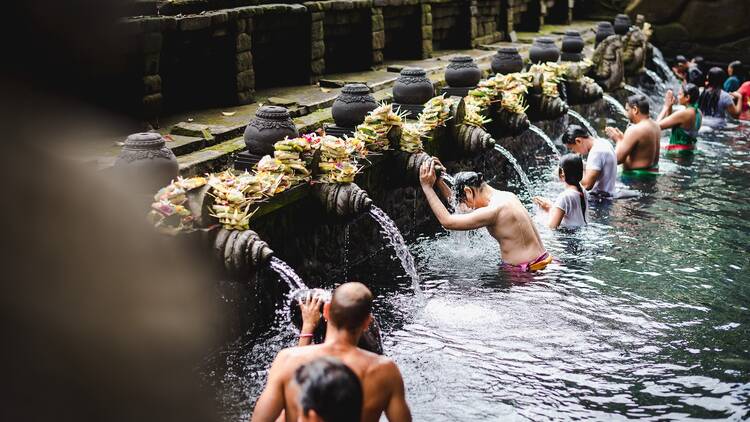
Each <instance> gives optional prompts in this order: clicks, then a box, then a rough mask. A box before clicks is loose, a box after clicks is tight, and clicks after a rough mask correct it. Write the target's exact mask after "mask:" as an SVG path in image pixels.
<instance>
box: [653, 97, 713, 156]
mask: <svg viewBox="0 0 750 422" xmlns="http://www.w3.org/2000/svg"><path fill="white" fill-rule="evenodd" d="M698 98H700V90H699V89H698V87H697V86H695V85H693V84H687V85H685V86H684V87H683V88H681V89H680V93H679V94H678V95H677V103H678V104H680V105H681V106H684V107H685V108H684V109H682V110H680V111H677V112H672V106H673V105H674V103H675V98H674V94H673V93H672V90H671V89H670V90H669V91H667V95H666V96H665V98H664V107H663V108H662V109H661V113H659V117H657V118H656V121H657V123H659V127H660V128H661V129H662V130H664V129H670V128H671V129H672V134H671V135H670V136H669V145H667V147H666V148H667V151H673V152H676V153H685V154H690V153H692V152H693V151H694V150H695V144H696V143H697V142H698V131H699V130H700V128H701V120H702V115H701V111H700V109H699V108H698Z"/></svg>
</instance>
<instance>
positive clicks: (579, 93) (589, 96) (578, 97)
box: [565, 61, 604, 105]
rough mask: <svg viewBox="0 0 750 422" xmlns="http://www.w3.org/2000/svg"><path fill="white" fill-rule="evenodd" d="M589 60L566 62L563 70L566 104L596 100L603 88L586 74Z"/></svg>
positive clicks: (601, 93)
mask: <svg viewBox="0 0 750 422" xmlns="http://www.w3.org/2000/svg"><path fill="white" fill-rule="evenodd" d="M590 66H591V62H588V61H584V62H577V63H570V64H568V68H567V70H566V71H565V91H566V92H567V94H568V98H567V102H568V104H571V105H575V104H589V103H593V102H594V101H596V100H598V99H599V98H601V97H602V95H603V94H604V90H602V87H600V86H599V85H598V84H597V83H596V82H595V81H594V80H593V79H591V78H589V77H587V76H586V71H587V70H588V69H589V67H590Z"/></svg>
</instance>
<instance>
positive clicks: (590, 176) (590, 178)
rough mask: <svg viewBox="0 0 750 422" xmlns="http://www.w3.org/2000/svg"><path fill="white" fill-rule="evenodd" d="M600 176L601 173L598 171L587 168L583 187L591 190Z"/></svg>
mask: <svg viewBox="0 0 750 422" xmlns="http://www.w3.org/2000/svg"><path fill="white" fill-rule="evenodd" d="M600 174H601V171H600V170H598V169H597V170H594V169H592V168H586V171H585V172H584V174H583V179H581V186H583V188H584V189H586V190H591V188H593V187H594V184H595V183H596V181H597V180H599V175H600Z"/></svg>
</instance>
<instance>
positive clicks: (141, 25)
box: [124, 17, 175, 127]
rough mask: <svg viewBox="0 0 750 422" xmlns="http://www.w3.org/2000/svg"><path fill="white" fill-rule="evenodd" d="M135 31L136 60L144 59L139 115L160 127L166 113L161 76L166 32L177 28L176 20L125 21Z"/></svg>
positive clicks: (151, 18)
mask: <svg viewBox="0 0 750 422" xmlns="http://www.w3.org/2000/svg"><path fill="white" fill-rule="evenodd" d="M124 24H125V25H127V27H128V28H127V29H126V30H128V31H132V32H133V34H134V37H135V38H136V40H137V42H136V45H135V52H134V54H135V57H139V58H140V60H142V63H143V64H142V66H141V71H140V74H139V75H134V76H135V77H140V78H141V83H140V86H141V88H142V89H141V91H140V92H139V93H138V94H137V98H134V100H136V101H138V102H139V103H140V105H138V106H137V107H140V110H139V114H140V115H141V117H142V118H143V119H144V120H145V121H147V122H148V123H149V124H150V125H151V126H153V127H158V126H159V124H158V121H159V115H160V114H161V112H162V103H163V97H162V79H161V74H160V64H161V52H162V45H163V43H164V32H166V31H169V30H170V29H174V26H175V19H174V18H171V17H164V18H161V17H148V18H143V19H138V20H128V21H125V22H124Z"/></svg>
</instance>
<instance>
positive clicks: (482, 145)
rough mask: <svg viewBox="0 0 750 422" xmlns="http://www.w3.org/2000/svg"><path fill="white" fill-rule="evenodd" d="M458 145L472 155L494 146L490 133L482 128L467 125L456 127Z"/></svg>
mask: <svg viewBox="0 0 750 422" xmlns="http://www.w3.org/2000/svg"><path fill="white" fill-rule="evenodd" d="M457 141H458V145H459V146H460V147H461V149H462V150H463V151H464V152H465V153H468V154H471V155H474V154H477V153H479V152H482V151H486V150H488V149H490V148H492V147H494V146H495V140H494V139H492V135H490V134H489V133H487V131H485V130H484V129H482V128H479V127H476V126H469V125H461V126H459V127H458V139H457Z"/></svg>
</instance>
